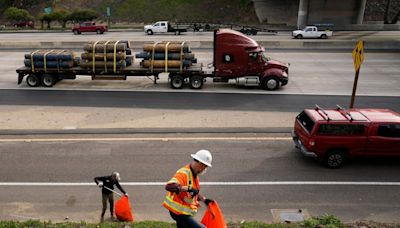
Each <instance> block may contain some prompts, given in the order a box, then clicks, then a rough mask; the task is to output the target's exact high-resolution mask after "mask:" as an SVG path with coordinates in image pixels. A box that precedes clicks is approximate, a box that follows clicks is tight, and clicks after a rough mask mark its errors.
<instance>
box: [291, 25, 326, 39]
mask: <svg viewBox="0 0 400 228" xmlns="http://www.w3.org/2000/svg"><path fill="white" fill-rule="evenodd" d="M292 36H293V37H294V38H296V39H302V38H321V39H327V38H328V37H330V36H332V31H329V30H324V31H318V28H317V26H306V27H305V28H304V29H303V30H295V31H293V32H292Z"/></svg>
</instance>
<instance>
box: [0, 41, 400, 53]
mask: <svg viewBox="0 0 400 228" xmlns="http://www.w3.org/2000/svg"><path fill="white" fill-rule="evenodd" d="M356 42H357V41H356V40H329V39H328V40H285V41H259V42H258V43H259V44H260V45H262V46H264V47H265V48H267V49H304V50H324V49H338V50H349V49H353V48H354V47H355V45H356ZM85 43H86V42H84V41H59V42H58V41H57V42H26V41H0V49H20V50H21V49H23V50H26V49H79V50H81V49H82V48H83V45H84V44H85ZM144 43H145V41H132V42H131V44H132V48H133V49H141V48H142V47H143V44H144ZM190 46H191V48H195V49H212V48H213V42H212V41H190ZM364 48H365V49H366V50H390V51H400V40H399V41H397V40H392V41H380V40H376V41H365V45H364Z"/></svg>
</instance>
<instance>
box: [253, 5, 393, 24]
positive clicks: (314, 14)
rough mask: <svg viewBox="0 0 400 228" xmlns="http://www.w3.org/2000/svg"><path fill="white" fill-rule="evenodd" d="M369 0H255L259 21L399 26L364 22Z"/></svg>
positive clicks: (271, 22) (267, 22)
mask: <svg viewBox="0 0 400 228" xmlns="http://www.w3.org/2000/svg"><path fill="white" fill-rule="evenodd" d="M366 2H367V1H366V0H323V1H322V0H281V1H276V0H253V3H254V8H255V11H256V14H257V17H258V19H259V21H260V22H263V23H266V24H272V25H273V24H276V25H285V26H289V27H297V28H302V27H304V26H305V25H310V24H334V29H335V30H400V25H399V24H394V25H384V24H363V19H364V11H365V5H366Z"/></svg>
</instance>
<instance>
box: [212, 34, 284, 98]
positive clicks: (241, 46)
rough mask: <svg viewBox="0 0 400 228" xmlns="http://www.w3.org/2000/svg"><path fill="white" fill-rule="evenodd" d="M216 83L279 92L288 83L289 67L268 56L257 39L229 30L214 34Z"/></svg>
mask: <svg viewBox="0 0 400 228" xmlns="http://www.w3.org/2000/svg"><path fill="white" fill-rule="evenodd" d="M214 68H215V78H214V81H220V82H228V80H230V79H235V80H236V83H237V84H238V85H244V86H260V87H262V88H264V89H266V90H276V89H278V88H279V86H284V85H286V84H287V83H288V80H289V77H288V74H289V64H287V63H283V62H280V61H277V60H273V59H271V58H269V57H267V55H266V53H265V49H264V48H263V47H261V46H260V45H259V44H258V43H257V42H256V41H255V40H253V39H251V38H250V37H247V36H246V35H244V34H242V33H240V32H237V31H233V30H230V29H219V30H217V31H215V32H214Z"/></svg>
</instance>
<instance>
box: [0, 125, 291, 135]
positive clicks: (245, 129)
mask: <svg viewBox="0 0 400 228" xmlns="http://www.w3.org/2000/svg"><path fill="white" fill-rule="evenodd" d="M292 130H293V128H292V127H266V128H248V127H235V128H229V127H228V128H200V129H199V128H96V129H95V128H87V129H21V130H9V129H4V130H0V135H73V134H203V133H204V134H244V133H258V134H260V133H269V134H270V133H279V134H282V133H283V134H290V133H291V131H292Z"/></svg>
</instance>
